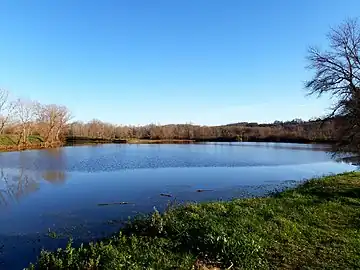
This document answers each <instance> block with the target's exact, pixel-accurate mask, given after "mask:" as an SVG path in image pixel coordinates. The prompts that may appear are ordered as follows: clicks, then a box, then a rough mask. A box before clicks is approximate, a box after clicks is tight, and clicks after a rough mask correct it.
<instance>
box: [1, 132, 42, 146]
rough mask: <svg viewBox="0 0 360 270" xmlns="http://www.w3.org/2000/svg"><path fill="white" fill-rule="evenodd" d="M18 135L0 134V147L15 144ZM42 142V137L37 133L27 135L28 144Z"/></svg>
mask: <svg viewBox="0 0 360 270" xmlns="http://www.w3.org/2000/svg"><path fill="white" fill-rule="evenodd" d="M18 139H19V137H18V136H17V135H12V134H9V135H0V147H1V146H16V145H17V141H18ZM42 142H43V139H42V138H41V137H40V136H37V135H30V136H29V137H28V143H29V144H40V143H42Z"/></svg>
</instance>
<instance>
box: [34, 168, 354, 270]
mask: <svg viewBox="0 0 360 270" xmlns="http://www.w3.org/2000/svg"><path fill="white" fill-rule="evenodd" d="M217 267H219V268H221V269H274V268H275V269H359V268H360V174H359V173H346V174H341V175H337V176H330V177H325V178H321V179H315V180H310V181H308V182H306V183H305V184H303V185H301V186H300V187H298V188H296V189H292V190H288V191H285V192H282V193H278V194H276V195H273V196H269V197H264V198H253V199H238V200H234V201H231V202H210V203H201V204H189V205H186V206H180V207H177V208H174V209H170V210H168V211H167V212H166V213H164V214H159V213H157V212H155V213H154V214H152V215H151V216H149V217H147V218H140V219H136V220H133V221H132V222H131V223H130V224H129V225H127V226H126V227H125V228H124V229H123V230H122V231H121V232H120V233H119V234H118V235H116V236H114V237H112V238H111V239H107V240H104V241H102V242H98V243H95V244H90V245H83V246H81V247H79V248H73V247H71V245H70V244H69V245H68V247H67V248H66V249H64V250H58V251H56V252H54V253H52V252H48V251H43V252H42V253H41V255H40V257H39V260H38V262H37V263H36V264H35V265H32V266H31V267H30V269H36V268H38V269H217Z"/></svg>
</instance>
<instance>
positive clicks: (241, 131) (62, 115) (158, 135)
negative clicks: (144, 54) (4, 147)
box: [0, 90, 336, 147]
mask: <svg viewBox="0 0 360 270" xmlns="http://www.w3.org/2000/svg"><path fill="white" fill-rule="evenodd" d="M70 120H71V113H70V110H69V109H68V108H67V107H66V106H62V105H56V104H41V103H39V102H36V101H31V100H24V99H16V100H11V99H9V92H7V91H5V90H0V134H2V135H11V136H12V138H13V140H14V144H16V145H18V146H27V145H28V144H30V143H31V142H30V141H29V137H31V136H38V137H39V138H40V140H41V144H42V145H44V146H45V147H47V146H53V145H57V144H60V143H63V142H64V141H65V140H66V139H71V138H88V139H98V140H117V139H123V140H129V139H143V140H197V141H288V142H314V141H318V142H330V141H333V140H335V137H336V136H335V133H334V130H335V129H336V121H334V120H332V121H327V122H326V123H325V124H324V123H322V121H320V120H312V121H303V120H301V119H294V120H292V121H287V122H281V121H275V122H274V123H272V124H258V123H247V122H242V123H234V124H229V125H222V126H200V125H194V124H173V125H155V124H149V125H145V126H131V125H128V126H124V125H114V124H111V123H106V122H102V121H100V120H97V119H94V120H91V121H89V122H86V123H85V122H79V121H75V122H70Z"/></svg>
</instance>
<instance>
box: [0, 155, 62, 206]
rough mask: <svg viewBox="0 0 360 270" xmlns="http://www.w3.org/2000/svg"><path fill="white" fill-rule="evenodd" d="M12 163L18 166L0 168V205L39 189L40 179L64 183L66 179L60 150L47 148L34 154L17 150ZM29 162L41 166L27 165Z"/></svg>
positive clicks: (53, 182)
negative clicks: (17, 154) (17, 153)
mask: <svg viewBox="0 0 360 270" xmlns="http://www.w3.org/2000/svg"><path fill="white" fill-rule="evenodd" d="M18 158H19V159H18V160H16V161H15V164H12V165H13V166H14V165H18V166H16V167H18V168H20V169H18V170H13V169H6V168H1V169H0V205H8V204H11V203H15V202H18V201H19V199H21V197H23V196H26V195H28V194H29V193H32V192H34V191H37V190H39V189H40V181H41V180H45V181H47V182H49V183H52V184H55V183H64V182H65V180H66V174H65V169H66V166H65V162H64V158H63V155H62V152H61V150H59V149H49V150H45V151H44V150H42V151H38V153H37V154H36V155H35V160H34V155H31V156H29V155H26V154H24V153H23V152H19V156H18ZM29 162H31V163H33V164H41V166H39V167H38V166H35V167H31V166H30V167H29Z"/></svg>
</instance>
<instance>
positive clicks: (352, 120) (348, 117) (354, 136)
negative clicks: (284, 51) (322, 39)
mask: <svg viewBox="0 0 360 270" xmlns="http://www.w3.org/2000/svg"><path fill="white" fill-rule="evenodd" d="M328 41H329V48H328V49H327V50H320V49H317V48H310V49H309V53H308V57H307V58H308V61H309V66H308V68H309V69H311V70H313V71H314V72H315V74H314V76H313V78H312V79H311V80H310V81H308V82H306V85H305V87H306V89H308V91H309V94H316V95H318V96H322V95H323V94H324V93H329V94H330V95H331V96H332V97H333V98H334V99H335V105H334V107H333V108H332V111H331V113H330V114H329V115H328V116H327V118H326V119H329V118H333V117H337V119H339V120H338V121H339V123H340V125H339V132H338V134H337V135H338V140H339V142H340V143H339V145H338V146H339V148H338V150H340V151H356V152H360V108H359V105H360V93H359V92H360V56H359V52H360V27H359V24H358V22H357V20H356V19H349V20H346V21H345V22H344V23H342V24H341V25H339V26H338V27H337V28H332V29H331V31H330V33H329V34H328Z"/></svg>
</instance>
